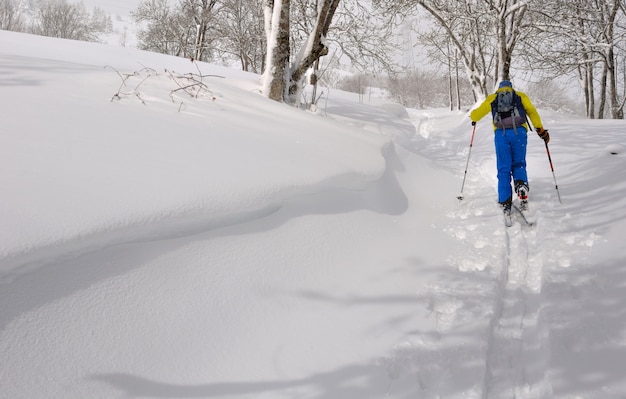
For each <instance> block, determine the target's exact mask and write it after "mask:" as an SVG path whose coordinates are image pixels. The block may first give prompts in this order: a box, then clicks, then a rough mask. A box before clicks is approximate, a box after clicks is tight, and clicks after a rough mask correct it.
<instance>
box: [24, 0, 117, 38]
mask: <svg viewBox="0 0 626 399" xmlns="http://www.w3.org/2000/svg"><path fill="white" fill-rule="evenodd" d="M110 30H111V22H110V19H108V17H107V16H106V15H105V14H104V13H103V12H102V11H100V10H98V9H96V11H95V12H94V14H93V15H90V14H89V13H88V12H87V11H86V10H85V7H84V6H83V4H82V3H74V4H71V3H68V2H67V1H65V0H48V1H45V2H43V3H41V4H38V7H37V9H36V11H35V15H34V20H33V24H32V27H31V32H32V33H34V34H37V35H42V36H52V37H58V38H62V39H74V40H84V41H98V39H99V35H100V34H101V33H106V32H108V31H110Z"/></svg>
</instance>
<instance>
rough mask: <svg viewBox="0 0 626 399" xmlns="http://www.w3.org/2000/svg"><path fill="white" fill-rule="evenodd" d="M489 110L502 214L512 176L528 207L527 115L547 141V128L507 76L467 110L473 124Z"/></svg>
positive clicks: (510, 195) (509, 199)
mask: <svg viewBox="0 0 626 399" xmlns="http://www.w3.org/2000/svg"><path fill="white" fill-rule="evenodd" d="M489 111H491V115H492V117H493V127H494V130H495V139H494V141H495V146H496V161H497V168H498V202H499V204H500V206H501V207H502V209H503V211H504V213H505V215H510V213H511V205H512V200H513V191H512V190H511V177H512V178H513V184H514V187H515V193H516V194H517V196H518V198H519V199H520V208H521V209H522V210H526V209H527V208H528V191H529V186H528V176H527V174H526V144H527V140H528V136H527V131H528V130H529V126H528V121H527V119H526V116H528V118H530V121H531V122H532V124H533V125H534V126H535V128H536V131H537V134H538V135H539V137H540V138H541V139H543V140H544V141H545V143H546V144H547V143H548V142H549V141H550V135H549V134H548V131H547V130H545V129H544V128H543V123H542V122H541V118H540V117H539V113H538V112H537V109H536V108H535V106H534V105H533V104H532V102H531V101H530V98H528V96H527V95H526V94H525V93H522V92H520V91H515V90H513V85H512V84H511V82H510V81H508V80H503V81H502V82H500V84H499V87H498V89H497V90H496V92H495V93H492V94H490V95H489V96H487V98H486V99H485V101H483V102H482V103H481V104H480V105H479V106H478V107H476V108H475V109H473V110H472V111H471V112H470V119H471V120H472V126H474V125H476V122H478V121H479V120H481V119H482V118H483V117H484V116H485V115H487V114H488V113H489Z"/></svg>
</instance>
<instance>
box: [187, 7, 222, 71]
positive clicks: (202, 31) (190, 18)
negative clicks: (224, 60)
mask: <svg viewBox="0 0 626 399" xmlns="http://www.w3.org/2000/svg"><path fill="white" fill-rule="evenodd" d="M178 13H179V17H178V21H179V22H180V25H179V29H180V30H181V31H182V32H184V34H183V35H181V36H182V37H184V38H185V39H184V42H185V51H184V52H185V56H187V57H190V58H194V59H196V60H200V61H206V60H209V59H210V58H211V57H209V56H208V55H207V54H208V53H209V52H210V51H211V49H212V43H213V42H214V41H215V40H216V39H217V37H218V36H217V34H213V35H211V34H209V32H210V31H211V30H214V31H215V32H217V30H216V25H217V14H218V1H217V0H182V1H181V2H180V4H179V5H178Z"/></svg>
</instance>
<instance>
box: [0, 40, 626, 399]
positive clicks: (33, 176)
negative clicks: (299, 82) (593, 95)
mask: <svg viewBox="0 0 626 399" xmlns="http://www.w3.org/2000/svg"><path fill="white" fill-rule="evenodd" d="M145 68H147V69H145ZM0 69H1V70H2V74H0V84H1V85H2V93H3V95H2V97H1V98H0V109H2V129H1V130H0V148H1V149H2V161H1V163H2V168H0V187H2V188H1V190H2V196H1V201H0V220H2V224H1V228H0V302H1V303H2V306H1V307H0V397H1V398H11V399H15V398H44V397H45V398H64V399H65V398H114V397H131V398H209V397H210V398H255V399H258V398H261V399H263V398H268V399H270V398H271V399H280V398H339V399H367V398H372V399H374V398H377V399H378V398H383V397H387V398H511V397H515V398H525V399H535V398H568V399H570V398H603V399H604V398H624V397H626V377H624V369H625V368H626V310H625V309H626V308H625V307H624V300H625V299H626V264H625V262H624V260H625V259H626V250H625V248H624V245H623V237H624V233H625V232H626V218H625V217H624V215H625V214H624V209H625V206H626V200H624V197H625V195H624V193H625V192H626V183H625V181H624V179H622V178H621V177H620V176H621V175H622V174H623V171H624V169H625V163H626V161H625V160H626V158H625V156H626V155H625V154H624V139H623V137H624V136H623V132H624V129H625V128H626V123H625V122H624V121H609V120H605V121H602V120H586V119H582V118H579V117H576V116H572V115H568V114H563V113H554V112H548V111H543V110H541V109H540V113H541V115H542V117H543V120H544V125H545V126H546V127H547V128H548V129H549V130H550V133H551V136H552V141H551V143H550V150H551V155H552V159H553V162H554V168H555V175H554V176H553V175H552V172H551V170H550V167H549V164H548V161H547V157H546V151H545V147H544V146H543V143H542V142H541V140H539V139H538V138H537V137H535V135H530V142H529V154H528V163H529V165H528V172H529V176H530V185H531V192H530V195H531V207H532V208H531V211H532V216H533V217H534V218H535V219H536V220H537V225H536V226H535V227H532V228H528V227H525V226H522V225H520V224H519V223H516V224H515V225H514V226H512V227H511V228H509V229H507V228H505V227H504V225H503V221H502V217H501V214H500V211H499V209H498V207H497V205H496V203H495V201H496V188H495V186H496V181H495V161H494V154H493V144H492V134H493V133H492V132H491V128H490V126H489V125H490V124H489V122H488V121H487V119H485V120H483V121H481V122H480V123H479V124H478V129H477V132H476V137H475V141H474V146H473V149H472V153H471V158H470V163H469V167H468V174H467V181H466V184H465V187H464V192H463V194H464V200H463V201H458V200H457V199H456V197H457V195H458V194H459V189H460V187H461V182H462V179H463V172H464V168H465V165H466V159H467V155H468V144H469V139H470V134H471V126H470V124H469V119H468V117H467V114H464V113H451V112H449V111H445V110H413V109H409V110H405V109H404V108H402V107H400V106H397V105H392V104H385V101H384V100H383V99H374V100H373V101H372V102H370V103H366V104H360V103H359V101H358V97H357V95H353V94H348V93H342V92H339V91H330V92H327V93H326V95H325V98H324V99H323V100H322V101H321V102H320V104H319V106H320V110H319V112H317V113H310V112H307V111H302V110H297V109H294V108H291V107H288V106H286V105H283V104H278V103H275V102H272V101H269V100H267V99H265V98H263V97H262V96H261V95H260V94H259V93H260V87H261V82H260V78H259V76H257V75H252V74H247V73H242V72H239V71H236V70H231V69H225V68H221V67H217V66H213V65H208V64H202V63H200V64H192V63H191V62H190V61H188V60H185V59H180V58H172V57H167V56H162V55H157V54H152V53H147V52H141V51H138V50H135V49H129V48H123V47H115V46H107V45H101V44H93V43H82V42H75V41H66V40H59V39H51V38H44V37H37V36H30V35H25V34H18V33H11V32H5V31H1V32H0ZM199 70H200V71H201V72H202V74H204V75H208V74H212V75H219V76H222V77H221V78H220V77H205V78H203V82H204V83H205V84H206V85H207V86H208V88H209V89H210V91H204V92H202V93H201V95H200V96H199V97H198V98H192V97H191V96H188V95H186V94H184V93H183V92H182V91H177V92H175V93H173V94H172V96H171V97H170V92H171V91H172V90H175V89H177V88H178V86H177V84H176V82H175V81H174V80H172V78H171V76H179V75H182V74H185V73H198V71H199ZM116 71H119V72H120V73H122V74H127V73H128V74H132V73H134V72H136V73H137V74H136V76H131V77H130V78H129V79H128V80H127V86H126V87H123V88H122V90H121V92H122V95H121V98H120V99H113V95H114V94H115V93H116V92H117V90H118V89H119V87H120V85H121V79H120V77H119V76H118V74H117V72H116ZM171 71H175V72H171ZM143 79H145V80H143ZM142 81H143V82H142ZM141 100H143V102H144V103H145V104H143V103H142V101H141ZM555 177H556V179H557V182H556V184H558V188H559V192H560V194H561V197H562V200H563V203H562V204H560V203H559V201H558V199H557V193H556V189H555V180H554V178H555Z"/></svg>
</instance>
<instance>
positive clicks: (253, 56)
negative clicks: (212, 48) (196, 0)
mask: <svg viewBox="0 0 626 399" xmlns="http://www.w3.org/2000/svg"><path fill="white" fill-rule="evenodd" d="M221 10H222V14H221V15H222V18H220V19H219V33H220V39H219V43H220V44H219V45H218V51H219V52H220V53H222V54H227V55H231V56H234V57H235V58H237V59H238V60H239V62H240V64H241V69H242V70H244V71H250V72H256V73H261V72H262V71H263V69H264V68H265V58H266V53H265V52H266V50H267V43H266V37H265V33H264V22H263V0H226V1H224V2H223V4H222V8H221Z"/></svg>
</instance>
